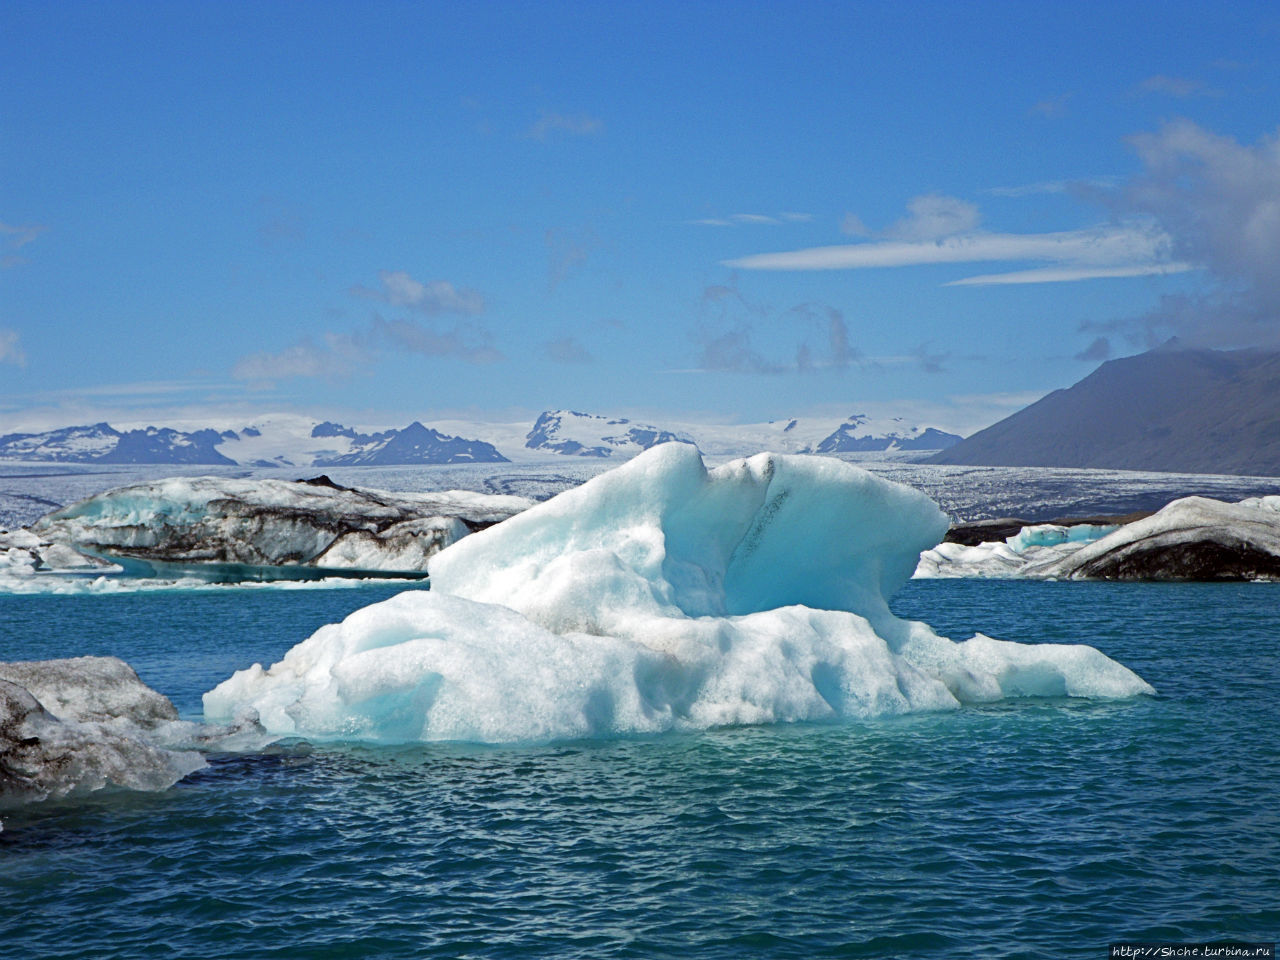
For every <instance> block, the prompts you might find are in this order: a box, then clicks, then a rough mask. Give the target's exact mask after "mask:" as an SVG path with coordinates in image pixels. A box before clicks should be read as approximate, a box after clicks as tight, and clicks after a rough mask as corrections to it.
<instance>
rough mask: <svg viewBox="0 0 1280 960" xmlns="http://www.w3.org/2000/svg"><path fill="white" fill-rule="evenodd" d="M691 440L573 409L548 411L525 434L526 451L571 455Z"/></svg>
mask: <svg viewBox="0 0 1280 960" xmlns="http://www.w3.org/2000/svg"><path fill="white" fill-rule="evenodd" d="M671 441H677V442H681V443H690V442H692V441H691V440H690V439H689V438H688V437H687V436H683V435H680V434H677V433H673V432H671V431H669V430H663V429H662V428H660V427H654V426H650V425H649V424H645V423H632V422H631V421H630V420H627V419H625V418H618V419H609V418H608V417H599V416H596V415H594V414H590V413H578V412H577V411H576V410H548V411H546V412H545V413H543V414H542V415H541V416H540V417H538V419H537V421H536V422H535V423H534V425H533V429H532V430H530V431H529V433H528V434H527V435H526V436H525V444H524V445H525V446H526V447H528V448H529V449H530V450H547V451H550V452H552V453H560V454H565V455H567V456H575V457H612V456H614V455H615V454H621V455H622V456H624V457H631V456H635V455H636V454H637V453H640V452H642V451H644V450H648V449H649V448H650V447H653V446H656V445H657V444H659V443H670V442H671Z"/></svg>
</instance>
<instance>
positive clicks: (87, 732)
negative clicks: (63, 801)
mask: <svg viewBox="0 0 1280 960" xmlns="http://www.w3.org/2000/svg"><path fill="white" fill-rule="evenodd" d="M196 728H197V725H195V724H184V723H182V722H181V721H179V720H178V713H177V711H176V710H175V709H174V707H173V704H172V703H170V702H169V700H168V699H167V698H166V697H164V696H162V695H161V694H159V693H157V692H156V691H154V690H152V689H151V688H150V687H148V686H146V684H144V683H142V681H141V680H139V679H138V675H137V674H136V673H134V672H133V670H132V668H130V667H129V666H128V664H126V663H124V661H122V660H118V659H116V658H115V657H76V658H73V659H70V660H44V661H25V662H14V663H0V804H5V805H12V804H14V803H21V802H29V801H32V800H44V799H48V798H51V797H62V796H68V795H75V794H82V793H88V792H92V791H94V790H100V789H102V788H103V787H106V786H108V785H114V786H117V787H123V788H128V789H133V790H164V789H167V788H168V787H171V786H172V785H173V784H174V783H176V782H177V781H178V780H181V779H182V778H183V777H185V776H186V775H187V774H189V773H192V772H194V771H196V770H199V769H200V768H201V767H203V766H204V765H205V762H204V759H203V758H202V757H201V755H200V754H199V753H198V752H196V751H193V750H189V749H175V748H174V747H176V746H179V741H183V740H187V739H190V735H191V733H192V732H193V731H195V730H196ZM204 735H207V733H206V734H204Z"/></svg>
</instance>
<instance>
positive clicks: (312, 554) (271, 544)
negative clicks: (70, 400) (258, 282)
mask: <svg viewBox="0 0 1280 960" xmlns="http://www.w3.org/2000/svg"><path fill="white" fill-rule="evenodd" d="M529 504H530V501H528V500H526V499H524V498H523V497H513V496H495V495H487V494H480V493H472V492H468V491H445V492H439V493H387V492H384V491H377V490H356V489H350V488H344V487H339V486H337V485H333V484H323V483H321V484H317V483H305V482H291V481H285V480H275V479H265V478H263V479H232V478H217V477H197V478H175V479H168V480H159V481H155V482H151V483H142V484H135V485H132V486H127V487H121V488H118V489H115V490H111V491H108V492H106V493H102V494H98V495H96V496H92V497H89V498H88V499H86V500H82V501H80V502H79V503H75V504H73V505H71V506H69V507H65V508H63V509H61V510H58V511H55V512H54V513H51V514H49V515H47V516H45V517H43V518H41V519H40V520H38V521H37V522H36V523H35V524H33V525H32V526H31V528H30V529H29V530H22V531H15V532H13V533H8V534H0V575H4V576H9V577H15V576H23V575H28V574H31V573H34V572H37V571H38V570H42V569H43V570H76V569H93V567H94V564H95V562H96V563H97V564H99V565H102V564H104V563H108V562H115V563H118V564H121V565H122V566H124V567H125V568H126V570H130V571H134V572H139V573H150V574H158V575H166V576H182V575H184V574H185V575H192V574H195V573H199V572H201V571H204V572H208V573H211V574H218V575H220V576H223V577H224V578H231V579H237V578H239V579H270V578H272V576H273V575H279V576H281V577H284V576H286V575H288V574H290V573H292V574H295V575H297V576H302V577H314V576H322V575H325V573H326V572H328V573H330V574H341V573H344V572H347V573H352V572H368V573H377V574H380V575H389V574H410V575H412V574H417V575H420V576H421V575H425V571H426V564H427V559H428V558H429V557H431V556H432V555H433V554H435V553H437V552H438V551H439V550H441V549H443V548H444V547H446V546H448V545H449V544H450V543H453V542H454V541H456V540H457V539H459V538H460V537H463V536H466V535H467V534H468V533H470V532H472V531H473V530H477V529H482V528H483V527H486V526H489V525H491V524H493V523H496V522H498V521H500V520H503V519H505V518H506V517H508V516H511V515H512V514H514V513H516V512H518V511H520V510H523V509H525V508H526V507H528V506H529Z"/></svg>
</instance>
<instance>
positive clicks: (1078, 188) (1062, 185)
mask: <svg viewBox="0 0 1280 960" xmlns="http://www.w3.org/2000/svg"><path fill="white" fill-rule="evenodd" d="M1119 183H1120V178H1119V177H1085V178H1082V179H1079V180H1042V181H1040V182H1039V183H1024V184H1019V185H1018V186H1016V187H988V188H987V189H986V190H984V191H982V192H983V193H986V194H990V195H991V196H993V197H1031V196H1035V195H1037V194H1042V193H1049V194H1052V193H1071V192H1084V191H1087V190H1089V189H1090V188H1096V189H1101V190H1111V189H1114V188H1115V187H1116V186H1118V185H1119Z"/></svg>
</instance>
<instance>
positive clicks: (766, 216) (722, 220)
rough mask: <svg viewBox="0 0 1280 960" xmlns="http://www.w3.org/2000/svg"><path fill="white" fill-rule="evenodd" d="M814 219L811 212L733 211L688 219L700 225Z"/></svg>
mask: <svg viewBox="0 0 1280 960" xmlns="http://www.w3.org/2000/svg"><path fill="white" fill-rule="evenodd" d="M811 220H813V214H811V213H796V212H795V211H789V212H787V213H779V214H770V213H731V214H729V215H728V216H725V217H701V218H699V219H697V220H688V221H686V222H687V223H691V224H694V225H695V226H699V227H739V226H773V227H776V226H778V225H779V224H783V223H808V222H810V221H811Z"/></svg>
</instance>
